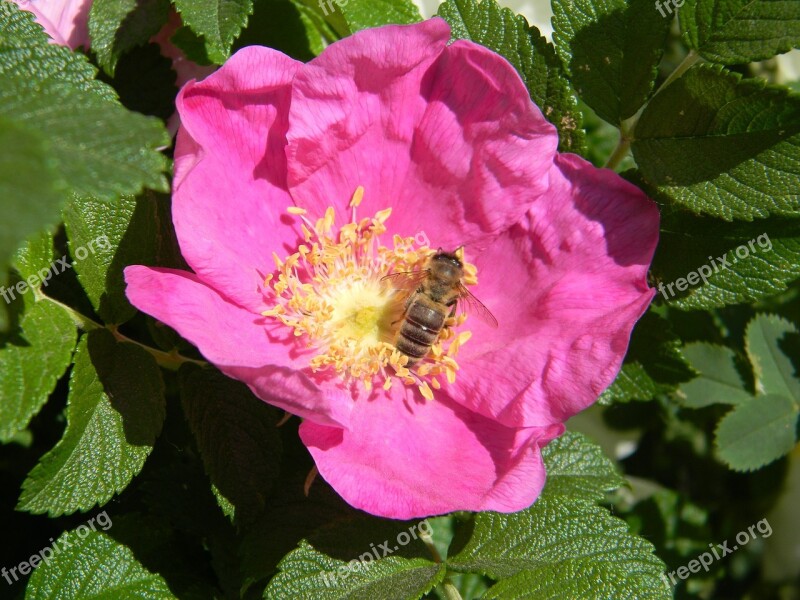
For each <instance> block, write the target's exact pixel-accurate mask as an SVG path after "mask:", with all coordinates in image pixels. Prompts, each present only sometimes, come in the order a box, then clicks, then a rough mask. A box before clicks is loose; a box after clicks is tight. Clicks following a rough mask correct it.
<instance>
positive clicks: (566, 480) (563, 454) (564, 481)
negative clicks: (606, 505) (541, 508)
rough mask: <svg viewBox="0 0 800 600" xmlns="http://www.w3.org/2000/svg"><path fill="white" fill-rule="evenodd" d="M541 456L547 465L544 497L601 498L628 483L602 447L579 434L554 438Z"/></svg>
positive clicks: (567, 434) (569, 433)
mask: <svg viewBox="0 0 800 600" xmlns="http://www.w3.org/2000/svg"><path fill="white" fill-rule="evenodd" d="M542 455H543V457H544V460H545V465H546V468H547V485H546V486H545V489H544V490H543V492H542V494H543V496H544V497H550V496H553V497H555V496H580V497H581V498H583V499H585V500H595V501H599V500H602V499H603V497H604V495H605V493H606V492H610V491H612V490H615V489H617V488H618V487H621V486H623V485H625V479H624V478H623V477H622V476H621V475H620V474H619V473H618V472H617V469H616V468H615V467H614V465H613V463H612V462H611V461H610V460H609V459H608V458H607V457H606V456H605V455H604V454H603V451H602V450H601V449H600V446H597V445H595V444H593V443H590V442H589V441H588V440H587V439H586V437H584V436H583V435H581V434H579V433H572V432H567V433H565V434H564V435H562V436H561V437H560V438H557V439H555V440H553V441H552V442H550V443H549V444H548V445H547V446H546V447H545V449H544V450H543V452H542Z"/></svg>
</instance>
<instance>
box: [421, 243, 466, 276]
mask: <svg viewBox="0 0 800 600" xmlns="http://www.w3.org/2000/svg"><path fill="white" fill-rule="evenodd" d="M429 268H430V270H431V274H432V275H433V276H434V277H435V278H436V279H440V280H444V281H448V282H451V281H452V282H454V281H459V280H460V279H461V277H462V275H463V274H464V264H463V263H462V262H461V259H459V258H458V256H456V255H455V254H454V253H451V252H442V251H441V250H439V251H438V252H437V253H436V254H434V255H433V256H432V257H431V261H430V267H429Z"/></svg>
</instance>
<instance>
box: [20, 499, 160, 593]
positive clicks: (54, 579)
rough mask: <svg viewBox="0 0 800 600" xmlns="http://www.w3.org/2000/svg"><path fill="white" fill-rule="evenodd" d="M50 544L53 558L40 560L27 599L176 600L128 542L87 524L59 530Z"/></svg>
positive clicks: (30, 582) (29, 583)
mask: <svg viewBox="0 0 800 600" xmlns="http://www.w3.org/2000/svg"><path fill="white" fill-rule="evenodd" d="M101 514H103V513H101ZM106 516H108V515H106ZM92 526H94V523H93V524H92ZM84 528H86V529H87V530H88V533H87V532H86V531H85V530H84ZM48 549H50V553H49V554H50V555H52V558H49V559H48V560H47V561H45V562H43V563H41V564H40V565H39V566H38V567H37V568H36V570H35V571H34V572H33V574H32V575H31V579H30V581H29V582H28V587H27V590H26V593H25V599H26V600H50V599H55V598H58V599H59V600H71V599H73V598H74V599H75V600H83V599H85V598H96V599H98V600H100V599H108V600H111V599H114V600H134V599H136V598H148V599H150V600H159V599H162V598H163V599H164V600H172V599H173V598H174V597H175V596H174V595H173V594H172V592H171V591H170V589H169V587H168V586H167V582H166V581H164V579H163V578H162V577H161V576H160V575H156V574H154V573H151V572H150V571H148V570H147V569H145V568H144V567H143V566H142V565H141V564H140V563H139V561H137V560H136V557H135V556H134V554H133V552H132V551H131V550H130V548H128V547H127V546H124V545H122V544H119V543H117V542H116V541H114V540H113V539H112V538H111V537H110V536H108V535H107V534H105V533H102V532H100V531H96V530H92V529H90V528H89V527H88V526H87V525H85V524H84V525H81V526H79V527H78V528H77V529H76V530H73V531H67V532H64V533H63V534H61V536H60V537H59V538H58V540H56V541H55V543H54V544H53V547H49V546H48ZM43 552H44V550H43ZM45 554H48V553H45Z"/></svg>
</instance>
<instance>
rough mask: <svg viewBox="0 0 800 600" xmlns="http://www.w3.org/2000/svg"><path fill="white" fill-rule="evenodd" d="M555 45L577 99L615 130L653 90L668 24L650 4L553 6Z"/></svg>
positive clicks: (582, 1)
mask: <svg viewBox="0 0 800 600" xmlns="http://www.w3.org/2000/svg"><path fill="white" fill-rule="evenodd" d="M553 13H554V16H553V28H554V29H555V31H554V32H553V42H554V43H555V45H556V49H557V50H558V53H559V55H560V56H561V60H563V61H564V64H565V65H566V66H567V72H568V73H569V75H570V81H571V82H572V85H573V86H575V90H576V91H577V92H578V95H579V96H580V97H581V99H582V100H583V101H584V102H586V104H588V105H589V106H591V107H592V108H593V109H594V110H595V112H596V113H597V114H598V115H599V116H600V117H602V118H603V119H605V120H606V121H608V122H609V123H612V124H614V125H618V124H619V123H621V122H622V121H623V120H624V119H626V118H628V117H631V116H633V115H634V114H636V111H637V110H639V107H640V106H642V104H644V102H645V101H646V100H647V98H648V97H649V96H650V92H651V91H652V89H653V82H654V81H655V78H656V75H657V73H658V69H657V67H658V63H659V61H660V60H661V55H662V54H663V52H664V46H665V42H666V39H667V32H668V31H669V26H670V21H671V20H670V19H665V18H664V17H662V16H661V15H660V14H659V12H658V11H657V10H655V8H654V6H653V2H652V0H553Z"/></svg>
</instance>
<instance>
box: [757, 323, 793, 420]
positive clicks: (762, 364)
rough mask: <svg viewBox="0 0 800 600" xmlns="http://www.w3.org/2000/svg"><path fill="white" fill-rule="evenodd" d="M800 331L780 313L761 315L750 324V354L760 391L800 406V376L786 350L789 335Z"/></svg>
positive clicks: (758, 390)
mask: <svg viewBox="0 0 800 600" xmlns="http://www.w3.org/2000/svg"><path fill="white" fill-rule="evenodd" d="M792 334H793V335H794V336H797V334H798V331H797V327H795V326H794V325H793V324H792V323H790V322H789V321H787V320H785V319H782V318H780V317H778V316H776V315H758V316H757V317H756V318H755V319H753V320H752V321H750V323H748V325H747V334H746V348H747V356H748V357H749V358H750V362H751V364H752V365H753V373H754V374H755V379H756V391H757V392H758V393H762V394H779V395H782V396H786V397H787V398H792V399H793V400H794V401H795V403H796V404H797V406H798V407H800V379H798V374H797V372H796V371H795V367H794V365H793V364H792V361H791V360H790V359H789V356H788V355H787V354H786V350H785V349H784V348H783V347H782V343H783V342H784V341H785V339H786V337H787V335H792Z"/></svg>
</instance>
